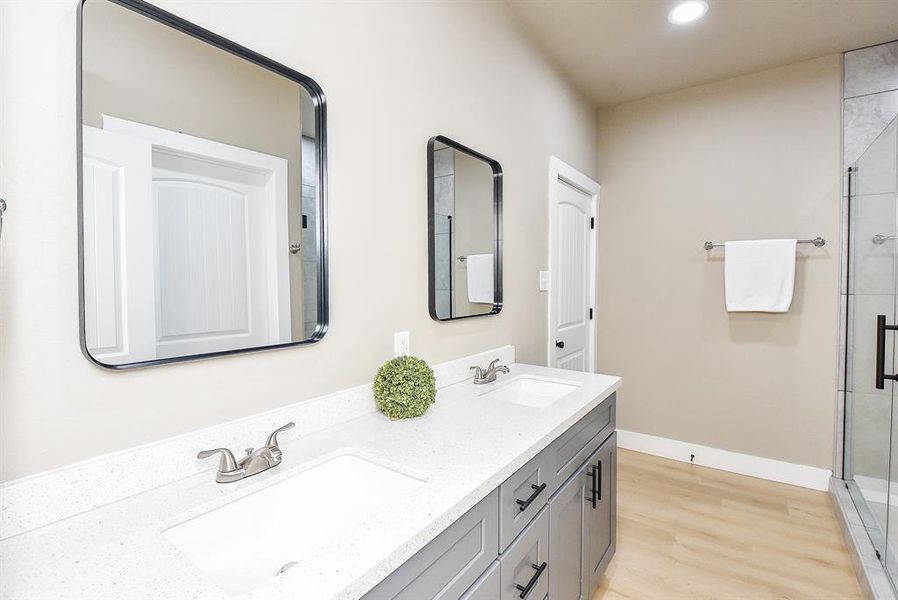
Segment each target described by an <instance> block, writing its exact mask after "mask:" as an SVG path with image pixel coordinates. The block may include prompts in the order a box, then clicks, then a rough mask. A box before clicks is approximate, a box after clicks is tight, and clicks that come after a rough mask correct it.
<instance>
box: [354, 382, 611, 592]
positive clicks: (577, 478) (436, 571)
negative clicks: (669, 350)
mask: <svg viewBox="0 0 898 600" xmlns="http://www.w3.org/2000/svg"><path fill="white" fill-rule="evenodd" d="M614 426H615V397H614V396H613V395H612V396H611V397H610V398H608V399H607V400H606V401H605V402H603V403H602V404H600V405H599V406H597V407H596V408H594V409H593V410H591V411H590V412H589V413H588V414H587V415H585V416H584V417H583V418H582V419H580V420H579V421H577V423H575V424H574V425H573V426H571V427H570V428H569V429H568V430H567V431H565V432H563V433H562V434H561V435H560V436H558V437H557V438H556V439H555V440H554V441H553V442H552V443H550V444H549V445H548V446H547V447H546V448H545V449H544V450H543V451H542V452H540V453H539V454H537V455H536V456H535V457H534V458H533V459H532V460H530V461H528V462H527V463H526V464H525V465H524V466H523V467H521V468H519V469H518V470H517V471H515V472H514V473H513V474H512V475H510V476H509V477H508V478H507V479H506V480H505V481H504V482H503V483H502V484H501V485H500V486H499V487H498V488H496V489H495V490H493V491H492V493H490V494H489V495H488V496H487V497H486V498H484V499H483V500H481V501H480V502H479V503H477V504H476V505H475V506H474V508H472V509H471V510H469V511H468V512H467V513H465V514H464V515H463V516H462V517H461V518H459V519H458V520H457V521H455V522H454V523H452V524H451V525H449V527H448V528H446V530H445V531H443V532H442V533H441V534H440V535H438V536H437V537H436V538H434V540H433V541H431V542H430V543H429V544H428V545H427V546H425V547H424V548H422V549H421V550H420V551H419V552H418V553H417V554H415V555H414V556H412V557H411V558H410V559H409V560H408V561H406V562H405V564H403V565H402V566H400V567H399V568H398V569H396V570H395V571H394V572H393V573H392V574H390V575H389V576H388V577H387V578H386V579H384V580H383V581H381V582H380V583H379V584H377V586H376V587H375V588H374V589H372V590H371V591H370V592H368V593H367V594H365V596H363V598H362V600H387V599H397V600H399V599H403V600H428V599H433V600H437V599H438V600H456V599H459V600H520V599H521V598H525V600H546V599H549V600H589V599H590V598H591V596H592V594H593V592H594V591H595V589H596V587H598V585H599V581H600V579H601V577H602V573H603V572H604V570H605V568H606V567H607V566H608V563H609V561H610V560H611V557H612V556H613V555H614V535H615V523H614V520H615V518H616V493H615V485H616V477H617V472H616V463H615V461H616V458H617V455H616V452H617V448H616V444H617V434H615V433H614ZM525 592H526V593H525Z"/></svg>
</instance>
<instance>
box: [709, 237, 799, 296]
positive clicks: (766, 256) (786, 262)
mask: <svg viewBox="0 0 898 600" xmlns="http://www.w3.org/2000/svg"><path fill="white" fill-rule="evenodd" d="M794 285H795V240H749V241H744V242H727V243H726V256H725V258H724V286H725V288H726V303H727V310H728V311H729V312H750V311H751V312H775V313H777V312H788V311H789V306H790V305H791V304H792V290H793V287H794Z"/></svg>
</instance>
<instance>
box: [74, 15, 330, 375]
mask: <svg viewBox="0 0 898 600" xmlns="http://www.w3.org/2000/svg"><path fill="white" fill-rule="evenodd" d="M87 1H88V0H80V1H79V2H78V14H77V22H76V48H75V56H76V67H75V68H76V72H75V80H76V92H75V93H76V111H75V112H76V116H75V118H76V132H77V133H76V138H77V141H76V144H77V145H76V154H77V177H78V209H77V210H78V322H79V323H78V326H79V338H80V343H81V353H82V354H83V355H84V356H85V358H87V360H88V361H90V362H91V363H93V364H94V365H96V366H98V367H101V368H103V369H110V370H114V371H122V370H128V369H137V368H143V367H152V366H158V365H164V364H172V363H180V362H187V361H195V360H202V359H207V358H215V357H219V356H230V355H233V354H244V353H249V352H261V351H264V350H277V349H280V348H290V347H293V346H301V345H306V344H313V343H315V342H318V341H320V340H321V339H322V338H323V337H324V335H325V334H326V333H327V329H328V324H329V311H328V304H329V303H328V273H327V104H326V102H325V97H324V91H323V90H322V89H321V86H320V85H318V83H317V82H316V81H315V80H314V79H312V78H311V77H308V76H306V75H303V74H302V73H300V72H298V71H295V70H293V69H291V68H290V67H287V66H285V65H282V64H281V63H279V62H276V61H274V60H271V59H270V58H268V57H266V56H263V55H261V54H259V53H257V52H254V51H253V50H250V49H249V48H246V47H245V46H241V45H240V44H237V43H235V42H232V41H231V40H229V39H227V38H225V37H222V36H220V35H218V34H217V33H213V32H211V31H209V30H208V29H204V28H202V27H200V26H199V25H195V24H193V23H191V22H190V21H186V20H184V19H182V18H181V17H178V16H176V15H174V14H172V13H170V12H167V11H165V10H162V9H161V8H158V7H156V6H153V5H152V4H149V3H148V2H144V1H143V0H104V1H107V2H112V3H113V4H118V5H119V6H122V7H124V8H127V9H129V10H131V11H134V12H136V13H138V14H140V15H142V16H144V17H148V18H150V19H153V20H154V21H157V22H159V23H162V24H163V25H167V26H168V27H171V28H173V29H175V30H177V31H180V32H181V33H185V34H187V35H189V36H191V37H193V38H195V39H198V40H200V41H202V42H205V43H207V44H210V45H212V46H215V47H216V48H219V49H221V50H224V51H225V52H228V53H230V54H233V55H234V56H237V57H239V58H242V59H244V60H247V61H249V62H251V63H253V64H256V65H258V66H260V67H262V68H265V69H268V70H269V71H272V72H273V73H276V74H278V75H281V76H282V77H286V78H287V79H290V80H291V81H295V82H296V83H298V84H299V85H301V86H302V87H303V88H305V90H306V91H307V92H308V93H309V95H310V96H311V98H312V105H313V106H314V107H315V132H316V134H317V137H316V142H317V143H316V154H317V156H316V159H317V165H318V173H317V181H316V184H317V191H318V211H319V218H318V219H317V223H318V324H317V326H316V327H315V331H314V332H313V333H312V335H311V337H309V338H308V339H305V340H300V341H297V342H287V343H284V344H271V345H268V346H255V347H251V348H236V349H234V350H223V351H219V352H207V353H202V354H191V355H187V356H175V357H171V358H159V359H154V360H146V361H140V362H135V363H125V364H120V365H112V364H106V363H103V362H100V361H98V360H97V359H95V358H94V357H93V356H92V355H91V354H90V351H89V350H88V348H87V338H86V337H85V316H84V315H85V296H84V198H83V188H84V181H83V178H84V172H83V170H84V165H83V163H82V158H83V150H84V148H83V141H82V134H81V131H82V129H81V128H82V124H83V117H82V103H81V98H82V93H83V92H82V80H81V71H82V52H81V48H82V41H83V17H84V15H83V12H84V4H85V2H87ZM297 135H298V136H301V135H302V132H298V134H297Z"/></svg>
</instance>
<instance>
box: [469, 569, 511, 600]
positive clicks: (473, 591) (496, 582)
mask: <svg viewBox="0 0 898 600" xmlns="http://www.w3.org/2000/svg"><path fill="white" fill-rule="evenodd" d="M501 586H502V581H501V580H500V578H499V561H498V560H494V561H493V566H491V567H490V568H489V569H487V570H486V573H484V574H483V575H481V576H480V579H478V580H477V581H475V582H474V585H472V586H471V587H469V588H468V591H467V592H465V594H464V596H462V597H461V598H460V599H459V600H499V589H500V587H501Z"/></svg>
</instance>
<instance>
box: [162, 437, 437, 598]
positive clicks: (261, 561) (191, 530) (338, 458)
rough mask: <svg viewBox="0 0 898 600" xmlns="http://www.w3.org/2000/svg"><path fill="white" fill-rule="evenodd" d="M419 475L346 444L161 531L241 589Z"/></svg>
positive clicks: (311, 557)
mask: <svg viewBox="0 0 898 600" xmlns="http://www.w3.org/2000/svg"><path fill="white" fill-rule="evenodd" d="M423 482H424V479H423V478H422V477H420V476H416V475H412V474H407V473H404V472H401V471H399V470H397V469H394V468H393V467H391V466H389V465H388V464H387V462H386V461H380V460H378V459H377V458H375V457H368V456H366V455H363V454H361V453H358V452H355V451H353V450H351V449H347V450H344V451H340V452H337V453H335V455H333V456H331V457H330V458H327V459H325V460H323V461H322V462H320V463H319V464H317V465H314V466H312V467H311V468H308V469H305V470H303V471H300V472H299V473H297V474H296V475H293V476H292V477H288V478H287V479H285V480H283V481H280V482H278V483H275V484H273V485H270V486H268V487H265V488H262V489H261V490H259V491H258V492H255V493H252V494H250V495H248V496H244V497H242V498H239V499H237V500H235V501H233V502H231V503H229V504H225V505H224V506H221V507H219V508H216V509H213V510H210V511H209V512H206V513H204V514H202V515H200V516H198V517H195V518H192V519H190V520H187V521H184V522H183V523H179V524H178V525H174V526H172V527H170V528H168V529H166V530H165V531H163V535H164V536H165V537H166V538H167V539H168V540H169V541H170V542H171V543H173V544H174V545H175V546H176V547H177V548H178V549H179V550H180V551H181V552H182V553H184V554H185V555H186V556H187V558H189V559H190V561H191V562H193V563H194V564H195V565H196V566H197V567H198V568H199V569H200V570H201V571H203V572H204V573H205V574H206V575H208V576H209V577H210V578H211V579H212V581H214V582H215V583H216V584H217V585H218V586H219V587H221V588H222V589H223V590H224V591H225V592H227V593H229V594H240V593H244V592H248V591H250V590H252V589H254V588H256V587H258V586H259V585H260V584H262V583H264V582H265V581H267V580H268V579H271V578H272V577H274V576H276V575H278V574H279V573H280V572H281V571H283V570H285V569H286V568H290V567H291V566H293V565H296V564H297V563H300V562H304V561H315V552H316V550H318V549H322V548H324V547H326V546H327V545H331V544H333V543H335V542H339V541H340V540H341V539H345V538H346V536H351V535H354V533H357V531H358V527H359V525H361V524H363V523H364V522H365V521H366V520H367V519H369V518H371V517H373V516H374V515H376V514H377V513H379V512H382V511H384V510H386V509H388V508H389V507H390V506H391V505H393V504H394V503H395V501H396V500H397V499H399V498H402V497H403V496H406V495H408V494H409V493H410V492H412V491H413V490H414V489H415V488H417V487H418V486H420V485H421V484H422V483H423Z"/></svg>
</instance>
